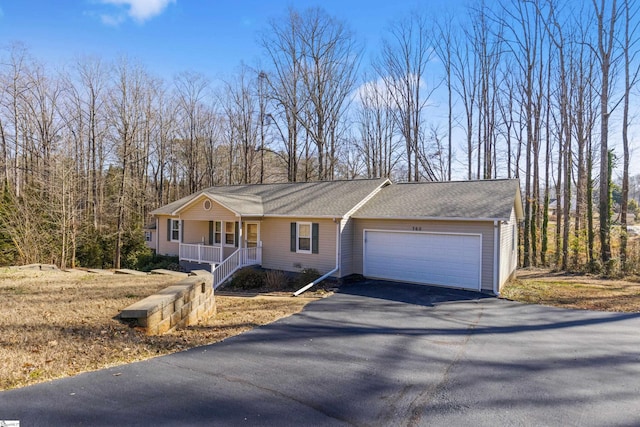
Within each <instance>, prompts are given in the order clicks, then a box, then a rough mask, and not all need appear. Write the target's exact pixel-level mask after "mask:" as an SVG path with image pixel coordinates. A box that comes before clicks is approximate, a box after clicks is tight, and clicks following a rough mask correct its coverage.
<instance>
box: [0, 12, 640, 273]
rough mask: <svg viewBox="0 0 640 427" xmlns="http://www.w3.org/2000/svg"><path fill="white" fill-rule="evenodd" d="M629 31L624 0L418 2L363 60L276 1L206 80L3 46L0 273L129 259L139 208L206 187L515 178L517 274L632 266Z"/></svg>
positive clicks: (343, 40)
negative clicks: (47, 58)
mask: <svg viewBox="0 0 640 427" xmlns="http://www.w3.org/2000/svg"><path fill="white" fill-rule="evenodd" d="M639 23H640V19H639V15H638V2H637V1H632V0H592V1H584V2H563V1H559V0H530V1H521V0H506V1H504V2H502V3H501V4H498V3H496V2H488V4H485V3H484V2H479V3H477V4H476V5H475V6H473V7H469V8H468V9H467V13H466V14H464V15H462V16H447V15H439V16H436V17H434V16H432V15H430V14H429V13H428V11H420V10H416V11H412V12H411V13H408V14H407V15H406V17H405V18H404V19H401V20H398V21H393V22H390V23H389V26H388V28H386V29H384V30H381V32H380V37H381V38H382V40H383V42H382V44H381V48H380V49H379V51H378V52H375V53H374V54H373V55H371V58H369V57H368V56H365V55H364V52H365V50H364V46H363V45H362V43H361V42H360V40H359V38H358V35H357V34H354V33H353V32H352V31H351V30H350V28H349V23H348V22H344V21H342V20H341V19H340V18H339V17H334V16H331V15H329V14H328V13H327V12H325V11H324V10H322V9H320V8H312V9H306V10H297V9H294V8H291V9H289V10H287V11H283V13H282V14H281V15H280V16H274V18H273V19H272V20H271V21H270V24H269V26H268V27H267V28H265V29H264V30H263V31H262V32H261V33H259V34H257V39H258V40H259V43H260V44H261V46H262V52H263V55H262V57H261V58H260V60H259V64H253V65H249V64H240V65H239V67H238V70H237V72H236V73H235V74H234V75H232V76H229V77H228V78H226V79H224V80H212V79H210V78H209V77H208V76H206V75H204V74H200V73H195V72H191V71H185V72H182V73H180V74H178V75H176V76H175V77H174V78H173V79H170V80H163V79H161V78H159V77H157V76H155V75H154V73H153V70H149V69H147V68H146V67H145V66H144V64H140V63H139V62H137V61H136V60H134V59H131V58H126V57H122V58H120V59H118V60H117V61H114V62H111V61H105V60H103V59H101V58H99V57H80V58H76V59H75V60H73V61H69V62H68V63H67V64H66V66H65V67H64V69H52V68H51V67H50V66H48V65H47V64H45V63H43V62H41V61H39V60H38V59H37V58H34V57H33V56H32V55H31V54H30V52H29V50H28V48H26V47H25V46H23V45H21V44H20V43H13V44H11V45H10V46H7V47H6V48H5V49H4V50H3V51H2V54H1V55H0V82H1V85H0V152H1V153H0V173H2V178H1V183H0V190H1V193H2V198H1V201H0V264H3V265H8V264H14V263H33V262H46V263H55V264H58V265H59V266H61V267H68V266H74V265H78V264H79V265H82V266H88V267H112V266H113V267H120V266H121V265H122V266H135V265H136V263H138V262H139V259H140V258H141V257H143V256H148V253H147V250H146V249H145V247H144V240H143V233H142V230H143V226H144V225H145V223H146V222H147V221H148V220H149V218H148V213H149V212H150V210H152V209H154V208H156V207H158V206H161V205H163V204H166V203H168V202H171V201H173V200H176V199H177V198H180V197H183V196H185V195H188V194H190V193H193V192H195V191H198V190H200V189H203V188H206V187H209V186H213V185H228V184H244V183H264V182H286V181H310V180H333V179H355V178H377V177H389V178H391V179H392V180H394V181H435V180H451V179H490V178H519V179H520V183H521V186H522V192H523V196H524V205H525V219H524V222H523V223H522V224H521V230H520V231H521V247H520V262H521V264H522V265H523V266H530V265H544V266H553V267H556V268H558V269H562V270H583V271H584V270H589V271H594V272H602V273H604V274H618V273H625V272H627V273H629V272H634V271H635V272H637V271H638V268H639V265H640V261H639V258H640V255H639V254H638V252H639V250H638V243H637V241H635V242H634V241H633V240H630V239H629V238H628V236H629V233H628V222H629V218H630V216H629V213H631V212H634V213H635V212H636V211H637V200H638V198H639V196H640V175H636V176H630V171H632V172H633V171H634V170H635V173H638V168H637V166H636V168H635V169H634V168H633V166H634V164H633V163H631V159H632V155H633V148H634V147H635V146H637V139H638V137H639V136H638V134H639V132H640V128H639V127H638V126H637V125H634V121H637V114H638V112H639V107H640V103H639V102H638V100H639V96H640V90H639V88H638V85H637V80H638V72H639V65H640V61H639V58H638V51H639V48H640V47H639V46H638V41H639V33H638V25H639ZM203 54H206V53H204V52H203ZM635 162H636V163H637V162H638V160H637V157H636V160H635ZM436 202H437V201H436ZM631 243H632V244H631Z"/></svg>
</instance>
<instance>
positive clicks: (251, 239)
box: [244, 222, 260, 262]
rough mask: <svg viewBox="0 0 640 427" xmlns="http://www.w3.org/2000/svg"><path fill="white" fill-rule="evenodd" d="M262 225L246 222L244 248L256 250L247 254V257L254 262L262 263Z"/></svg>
mask: <svg viewBox="0 0 640 427" xmlns="http://www.w3.org/2000/svg"><path fill="white" fill-rule="evenodd" d="M259 242H260V223H258V222H246V223H245V225H244V247H245V248H247V249H251V248H256V249H254V250H249V251H247V252H246V256H247V257H248V258H249V259H250V260H252V261H258V262H260V249H258V246H259Z"/></svg>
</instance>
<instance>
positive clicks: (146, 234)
mask: <svg viewBox="0 0 640 427" xmlns="http://www.w3.org/2000/svg"><path fill="white" fill-rule="evenodd" d="M151 240H152V236H151V232H150V231H145V232H144V241H145V242H150V241H151Z"/></svg>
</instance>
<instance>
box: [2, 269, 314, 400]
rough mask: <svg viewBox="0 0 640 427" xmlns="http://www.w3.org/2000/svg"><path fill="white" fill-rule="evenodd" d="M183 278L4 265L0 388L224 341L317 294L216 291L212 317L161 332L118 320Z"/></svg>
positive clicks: (288, 311) (296, 307) (288, 312)
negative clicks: (224, 293)
mask: <svg viewBox="0 0 640 427" xmlns="http://www.w3.org/2000/svg"><path fill="white" fill-rule="evenodd" d="M177 280H179V279H177V278H175V277H170V276H161V275H149V276H129V275H97V274H90V273H84V272H37V271H15V270H8V269H4V270H0V301H1V302H2V309H1V310H0V360H1V361H2V363H1V364H0V390H4V389H9V388H14V387H20V386H25V385H28V384H33V383H37V382H41V381H46V380H50V379H53V378H59V377H64V376H70V375H75V374H77V373H80V372H84V371H89V370H95V369H99V368H104V367H108V366H113V365H118V364H122V363H128V362H133V361H137V360H143V359H147V358H150V357H154V356H158V355H162V354H168V353H173V352H176V351H180V350H185V349H187V348H191V347H195V346H199V345H205V344H210V343H214V342H217V341H221V340H224V339H225V338H228V337H230V336H233V335H237V334H240V333H242V332H244V331H247V330H249V329H252V328H254V327H256V326H258V325H263V324H266V323H270V322H273V321H274V320H277V319H279V318H281V317H285V316H289V315H291V314H293V313H297V312H299V311H301V310H302V308H303V307H304V305H305V304H307V303H308V302H309V301H310V300H311V299H307V298H305V299H302V298H291V297H283V298H266V297H254V298H251V297H228V296H227V297H225V296H216V304H217V310H218V314H217V315H216V316H215V317H214V318H212V319H211V320H209V321H207V322H205V323H203V324H200V325H198V326H194V327H189V328H185V329H182V330H178V331H175V332H172V333H169V334H167V335H164V336H157V337H149V336H145V335H144V334H142V333H141V332H139V331H137V330H135V329H133V328H129V327H128V326H127V325H125V324H123V323H120V322H119V321H117V320H115V319H114V316H116V315H117V314H118V313H119V312H120V310H122V309H123V308H125V307H127V306H129V305H130V304H132V303H134V302H135V301H137V300H139V299H142V298H144V297H146V296H148V295H150V294H153V293H154V292H156V291H158V290H160V289H162V288H164V287H166V286H169V285H170V284H172V283H174V282H176V281H177Z"/></svg>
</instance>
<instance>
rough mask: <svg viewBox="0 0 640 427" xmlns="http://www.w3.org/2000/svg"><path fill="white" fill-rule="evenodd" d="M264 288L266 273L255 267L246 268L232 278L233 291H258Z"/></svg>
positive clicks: (230, 284) (231, 286) (230, 286)
mask: <svg viewBox="0 0 640 427" xmlns="http://www.w3.org/2000/svg"><path fill="white" fill-rule="evenodd" d="M263 286H264V272H262V271H260V270H257V269H255V268H253V267H245V268H242V269H240V270H238V272H237V273H236V274H234V275H233V277H232V278H231V282H230V283H229V285H228V287H229V288H231V289H258V288H261V287H263Z"/></svg>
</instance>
